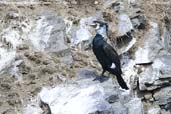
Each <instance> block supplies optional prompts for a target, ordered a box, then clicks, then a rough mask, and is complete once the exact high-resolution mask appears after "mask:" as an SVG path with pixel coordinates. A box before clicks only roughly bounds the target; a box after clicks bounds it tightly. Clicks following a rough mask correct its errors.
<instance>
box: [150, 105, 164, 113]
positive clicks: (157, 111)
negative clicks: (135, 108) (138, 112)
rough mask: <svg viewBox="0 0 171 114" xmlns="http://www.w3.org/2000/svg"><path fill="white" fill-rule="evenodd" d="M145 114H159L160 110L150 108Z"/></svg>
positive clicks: (157, 107) (156, 107)
mask: <svg viewBox="0 0 171 114" xmlns="http://www.w3.org/2000/svg"><path fill="white" fill-rule="evenodd" d="M147 114H161V109H160V107H159V106H155V107H151V108H150V109H149V110H148V113H147Z"/></svg>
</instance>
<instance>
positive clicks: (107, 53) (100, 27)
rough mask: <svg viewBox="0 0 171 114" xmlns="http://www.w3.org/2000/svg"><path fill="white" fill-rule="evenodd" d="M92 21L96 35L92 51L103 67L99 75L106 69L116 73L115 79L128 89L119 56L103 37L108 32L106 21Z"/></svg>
mask: <svg viewBox="0 0 171 114" xmlns="http://www.w3.org/2000/svg"><path fill="white" fill-rule="evenodd" d="M93 23H94V25H96V36H95V37H94V39H93V52H94V54H95V56H96V58H97V60H98V61H99V63H100V64H101V66H102V68H103V72H102V74H101V77H103V75H104V73H105V72H106V71H108V72H109V73H112V74H114V75H116V78H117V81H118V83H119V85H120V86H121V87H122V88H123V89H126V90H128V89H129V88H128V87H127V84H126V83H125V81H124V80H123V78H122V76H121V74H122V70H121V64H120V59H119V56H118V54H117V52H116V51H115V50H114V48H113V47H112V46H110V45H109V44H108V43H107V42H106V40H105V38H104V37H107V36H105V35H107V32H108V26H107V23H105V22H101V21H94V22H93ZM104 32H106V34H104Z"/></svg>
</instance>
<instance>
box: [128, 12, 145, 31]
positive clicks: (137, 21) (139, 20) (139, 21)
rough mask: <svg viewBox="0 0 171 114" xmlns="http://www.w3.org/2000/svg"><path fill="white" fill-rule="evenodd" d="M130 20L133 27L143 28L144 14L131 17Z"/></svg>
mask: <svg viewBox="0 0 171 114" xmlns="http://www.w3.org/2000/svg"><path fill="white" fill-rule="evenodd" d="M131 22H132V24H133V27H134V28H137V29H145V24H146V21H145V17H144V16H142V15H138V16H135V17H132V18H131Z"/></svg>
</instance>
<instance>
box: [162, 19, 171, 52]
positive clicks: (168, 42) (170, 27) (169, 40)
mask: <svg viewBox="0 0 171 114" xmlns="http://www.w3.org/2000/svg"><path fill="white" fill-rule="evenodd" d="M164 22H165V27H164V30H163V32H164V33H163V38H164V39H163V40H164V46H165V49H166V50H168V52H171V51H170V50H171V34H170V33H171V22H170V18H169V17H168V16H166V17H165V18H164Z"/></svg>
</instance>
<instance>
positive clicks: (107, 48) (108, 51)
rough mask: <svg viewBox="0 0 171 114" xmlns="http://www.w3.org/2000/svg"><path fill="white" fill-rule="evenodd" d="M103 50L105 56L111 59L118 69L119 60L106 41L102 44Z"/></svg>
mask: <svg viewBox="0 0 171 114" xmlns="http://www.w3.org/2000/svg"><path fill="white" fill-rule="evenodd" d="M103 51H104V53H105V54H106V56H107V57H108V58H109V59H110V60H111V61H112V63H114V64H115V66H116V67H117V68H118V69H120V60H119V56H118V54H117V52H116V51H115V50H114V48H113V47H112V46H110V45H109V44H108V43H105V44H104V45H103Z"/></svg>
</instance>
